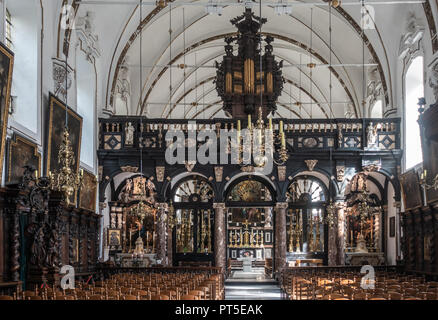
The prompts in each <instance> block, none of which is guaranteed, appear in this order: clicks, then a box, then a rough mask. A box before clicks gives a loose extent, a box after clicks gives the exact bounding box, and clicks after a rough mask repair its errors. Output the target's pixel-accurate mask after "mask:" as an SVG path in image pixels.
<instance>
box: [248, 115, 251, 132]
mask: <svg viewBox="0 0 438 320" xmlns="http://www.w3.org/2000/svg"><path fill="white" fill-rule="evenodd" d="M248 129H251V114H248Z"/></svg>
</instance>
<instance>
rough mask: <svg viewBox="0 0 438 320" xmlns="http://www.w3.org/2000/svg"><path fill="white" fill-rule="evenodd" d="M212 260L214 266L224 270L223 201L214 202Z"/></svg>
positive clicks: (224, 232)
mask: <svg viewBox="0 0 438 320" xmlns="http://www.w3.org/2000/svg"><path fill="white" fill-rule="evenodd" d="M213 208H214V210H215V213H214V261H215V265H216V267H221V268H222V272H226V268H227V264H226V244H225V239H226V230H225V203H214V204H213Z"/></svg>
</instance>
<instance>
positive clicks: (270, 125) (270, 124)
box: [269, 118, 272, 130]
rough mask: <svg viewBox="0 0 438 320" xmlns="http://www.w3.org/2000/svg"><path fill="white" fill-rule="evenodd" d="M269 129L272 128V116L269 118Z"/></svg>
mask: <svg viewBox="0 0 438 320" xmlns="http://www.w3.org/2000/svg"><path fill="white" fill-rule="evenodd" d="M269 130H272V118H269Z"/></svg>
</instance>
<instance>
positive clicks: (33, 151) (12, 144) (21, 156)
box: [6, 134, 41, 183]
mask: <svg viewBox="0 0 438 320" xmlns="http://www.w3.org/2000/svg"><path fill="white" fill-rule="evenodd" d="M6 159H7V162H6V182H7V183H18V182H20V181H21V178H22V177H23V174H24V166H26V165H29V166H32V167H34V168H35V169H37V170H38V176H41V154H40V153H39V152H38V146H37V145H36V144H35V143H33V142H32V141H29V140H27V139H26V138H23V137H21V136H19V135H17V134H14V136H13V137H12V139H10V140H9V143H8V149H7V157H6Z"/></svg>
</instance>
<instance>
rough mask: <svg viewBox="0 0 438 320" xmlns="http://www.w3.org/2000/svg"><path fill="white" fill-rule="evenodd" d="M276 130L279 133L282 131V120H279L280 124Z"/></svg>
mask: <svg viewBox="0 0 438 320" xmlns="http://www.w3.org/2000/svg"><path fill="white" fill-rule="evenodd" d="M278 131H279V132H280V134H282V133H283V120H280V125H279V127H278Z"/></svg>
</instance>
